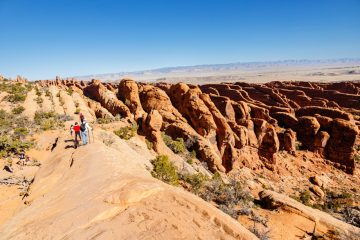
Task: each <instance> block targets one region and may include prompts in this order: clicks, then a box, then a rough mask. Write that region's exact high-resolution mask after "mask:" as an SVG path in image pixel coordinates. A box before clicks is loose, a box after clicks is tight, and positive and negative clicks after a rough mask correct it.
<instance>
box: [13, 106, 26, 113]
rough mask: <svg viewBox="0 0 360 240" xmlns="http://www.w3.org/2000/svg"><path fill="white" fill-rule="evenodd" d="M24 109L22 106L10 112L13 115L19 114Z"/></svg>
mask: <svg viewBox="0 0 360 240" xmlns="http://www.w3.org/2000/svg"><path fill="white" fill-rule="evenodd" d="M24 110H25V108H24V107H23V106H17V107H15V108H13V109H12V110H11V112H12V113H13V114H21V113H22V112H23V111H24Z"/></svg>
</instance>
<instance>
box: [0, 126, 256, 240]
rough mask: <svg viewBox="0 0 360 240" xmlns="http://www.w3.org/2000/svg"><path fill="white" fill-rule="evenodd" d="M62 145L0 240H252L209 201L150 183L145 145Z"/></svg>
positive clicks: (61, 142) (3, 229) (98, 134)
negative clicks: (76, 147)
mask: <svg viewBox="0 0 360 240" xmlns="http://www.w3.org/2000/svg"><path fill="white" fill-rule="evenodd" d="M95 135H96V136H95V139H99V140H101V136H102V132H95ZM66 140H67V138H65V137H62V136H60V138H59V139H58V141H57V145H56V148H55V149H53V152H52V153H51V154H50V155H49V156H48V158H47V160H45V161H44V162H43V165H42V167H41V168H40V170H39V171H38V172H37V174H36V176H35V181H34V183H33V184H32V186H31V196H30V197H28V198H27V201H28V202H29V206H23V207H22V208H20V209H18V210H17V212H16V213H15V215H14V217H13V218H11V219H10V220H9V221H7V222H6V224H4V225H3V226H2V227H1V228H0V232H1V234H0V239H107V240H108V239H170V238H171V239H204V240H205V239H243V240H247V239H249V240H250V239H257V238H256V237H255V236H254V235H253V234H252V233H250V232H249V231H248V230H247V229H245V228H244V227H243V226H242V225H241V224H240V223H239V222H237V221H236V220H234V219H232V218H231V217H230V216H228V215H226V214H225V213H223V212H221V211H220V210H218V209H217V208H215V207H214V206H212V205H210V204H209V203H207V202H205V201H203V200H202V199H200V198H198V197H196V196H195V195H192V194H190V193H188V192H185V191H184V190H181V189H180V188H176V187H172V186H170V185H167V184H164V183H162V182H161V181H159V180H156V179H154V178H152V177H151V175H150V173H149V172H148V171H147V170H146V166H148V165H149V164H150V163H149V159H150V158H151V157H152V155H151V154H144V153H146V151H147V150H146V147H143V149H137V150H135V149H133V148H132V147H131V145H129V144H128V143H127V142H125V141H124V140H120V139H117V140H116V141H117V143H116V144H117V145H116V149H115V148H111V147H107V146H105V145H104V144H103V143H102V142H101V141H96V142H95V143H92V144H90V145H88V146H84V147H81V148H78V149H76V150H75V149H73V148H66V146H67V144H68V141H66Z"/></svg>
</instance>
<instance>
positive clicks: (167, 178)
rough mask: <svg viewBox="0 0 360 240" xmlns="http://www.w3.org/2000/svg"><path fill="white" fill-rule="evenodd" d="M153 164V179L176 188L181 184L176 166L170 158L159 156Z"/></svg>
mask: <svg viewBox="0 0 360 240" xmlns="http://www.w3.org/2000/svg"><path fill="white" fill-rule="evenodd" d="M151 163H152V164H153V166H154V168H153V170H152V172H151V175H152V176H153V177H155V178H157V179H160V180H161V181H163V182H166V183H168V184H171V185H175V186H176V185H178V184H179V177H178V174H177V171H176V168H175V166H174V164H173V163H172V162H170V160H169V157H168V156H166V155H159V156H157V157H156V158H155V159H154V160H152V161H151Z"/></svg>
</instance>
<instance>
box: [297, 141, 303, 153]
mask: <svg viewBox="0 0 360 240" xmlns="http://www.w3.org/2000/svg"><path fill="white" fill-rule="evenodd" d="M301 148H302V143H301V142H299V141H296V142H295V149H296V150H298V151H299V150H301Z"/></svg>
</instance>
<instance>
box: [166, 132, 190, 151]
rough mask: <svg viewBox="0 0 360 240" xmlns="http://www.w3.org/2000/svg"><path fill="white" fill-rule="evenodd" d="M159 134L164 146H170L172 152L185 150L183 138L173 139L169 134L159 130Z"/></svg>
mask: <svg viewBox="0 0 360 240" xmlns="http://www.w3.org/2000/svg"><path fill="white" fill-rule="evenodd" d="M161 136H162V138H163V140H164V143H165V144H166V146H168V148H170V149H171V150H172V151H173V152H174V153H185V152H186V146H185V142H184V139H182V138H176V140H173V139H172V138H171V137H170V136H169V135H166V134H165V133H164V132H161Z"/></svg>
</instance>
